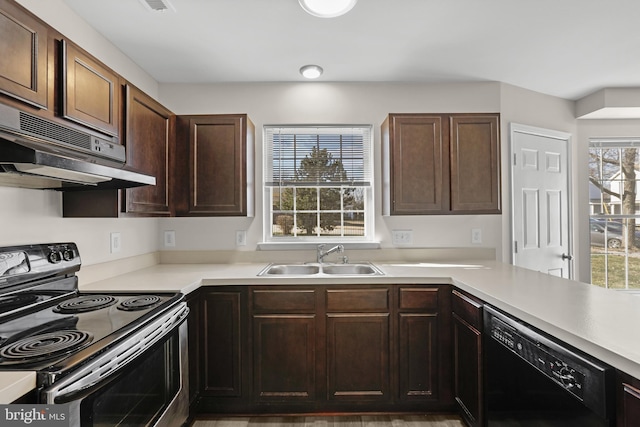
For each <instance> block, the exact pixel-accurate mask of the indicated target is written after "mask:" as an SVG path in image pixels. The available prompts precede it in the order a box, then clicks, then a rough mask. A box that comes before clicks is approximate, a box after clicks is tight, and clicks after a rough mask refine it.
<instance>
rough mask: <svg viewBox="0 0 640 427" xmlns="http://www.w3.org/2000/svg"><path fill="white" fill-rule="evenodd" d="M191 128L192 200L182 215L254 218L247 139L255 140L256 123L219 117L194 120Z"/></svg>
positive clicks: (190, 194) (245, 119) (242, 116)
mask: <svg viewBox="0 0 640 427" xmlns="http://www.w3.org/2000/svg"><path fill="white" fill-rule="evenodd" d="M188 126H189V167H188V174H189V200H188V207H187V211H186V212H181V213H180V214H181V215H187V216H189V215H193V216H198V215H199V216H233V215H237V216H247V215H252V214H253V213H252V209H253V203H252V199H249V198H248V197H247V195H248V194H249V193H248V191H247V172H249V173H251V172H252V169H253V168H252V166H248V156H251V155H252V153H249V152H248V150H247V146H248V145H249V146H250V144H249V143H248V139H247V138H250V139H251V140H252V138H253V133H254V131H253V124H250V122H249V121H248V119H247V117H246V115H219V116H195V117H191V118H190V119H189V125H188ZM248 129H249V130H248ZM249 167H250V168H251V170H249V169H248V168H249Z"/></svg>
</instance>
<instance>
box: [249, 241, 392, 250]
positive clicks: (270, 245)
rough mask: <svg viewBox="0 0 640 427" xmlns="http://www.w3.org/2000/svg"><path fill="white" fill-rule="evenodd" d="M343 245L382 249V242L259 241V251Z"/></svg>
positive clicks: (353, 247) (352, 247) (354, 247)
mask: <svg viewBox="0 0 640 427" xmlns="http://www.w3.org/2000/svg"><path fill="white" fill-rule="evenodd" d="M320 244H322V245H326V246H327V247H331V246H333V245H343V246H344V248H345V249H380V242H340V241H335V242H318V243H314V242H262V243H258V250H259V251H294V250H305V249H306V250H309V249H313V248H316V247H317V246H318V245H320Z"/></svg>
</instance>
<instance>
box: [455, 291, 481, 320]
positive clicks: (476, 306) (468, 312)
mask: <svg viewBox="0 0 640 427" xmlns="http://www.w3.org/2000/svg"><path fill="white" fill-rule="evenodd" d="M451 305H452V308H453V313H454V314H456V315H457V316H458V317H460V318H461V319H462V320H464V321H465V322H467V323H468V324H470V325H471V326H473V327H474V328H476V329H478V330H481V329H482V303H481V302H480V301H477V300H475V299H472V298H471V297H469V296H467V295H465V294H463V293H462V292H459V291H457V290H455V289H454V290H453V291H452V299H451Z"/></svg>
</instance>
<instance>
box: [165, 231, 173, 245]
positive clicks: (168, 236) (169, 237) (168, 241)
mask: <svg viewBox="0 0 640 427" xmlns="http://www.w3.org/2000/svg"><path fill="white" fill-rule="evenodd" d="M175 245H176V232H175V231H173V230H165V232H164V246H165V248H172V247H174V246H175Z"/></svg>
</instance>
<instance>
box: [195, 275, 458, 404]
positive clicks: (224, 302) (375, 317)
mask: <svg viewBox="0 0 640 427" xmlns="http://www.w3.org/2000/svg"><path fill="white" fill-rule="evenodd" d="M450 295H451V291H450V287H449V286H447V285H443V286H436V285H429V286H419V285H415V286H406V285H403V286H399V285H382V284H381V285H307V286H295V285H284V286H277V285H263V286H247V287H241V286H238V287H225V286H217V287H215V289H211V290H206V289H205V290H203V294H202V296H201V297H200V301H201V304H202V307H203V308H202V316H201V318H202V327H201V339H202V345H201V346H200V350H199V351H200V360H201V365H200V367H199V369H200V370H201V372H200V374H199V375H198V376H199V378H200V398H199V400H198V403H197V405H196V411H197V412H198V413H200V414H206V413H227V414H230V413H245V414H249V413H251V414H258V413H280V414H287V413H291V414H294V413H319V412H325V413H326V412H334V413H347V412H380V411H385V412H429V411H449V412H452V411H453V410H454V408H455V406H454V401H453V392H452V377H451V373H452V368H451V359H452V358H451V338H450V337H451V333H450V332H451V321H450V319H451V297H450Z"/></svg>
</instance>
